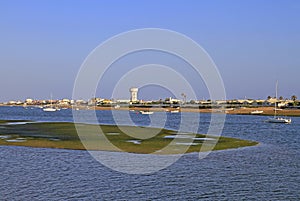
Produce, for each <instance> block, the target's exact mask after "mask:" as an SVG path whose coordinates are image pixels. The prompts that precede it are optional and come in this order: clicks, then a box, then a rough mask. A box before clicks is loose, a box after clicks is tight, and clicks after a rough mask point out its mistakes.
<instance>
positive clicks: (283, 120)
mask: <svg viewBox="0 0 300 201" xmlns="http://www.w3.org/2000/svg"><path fill="white" fill-rule="evenodd" d="M277 88H278V81H277V82H276V100H277V91H278V89H277ZM277 111H278V108H277V105H276V102H275V106H274V117H273V118H269V119H267V120H266V122H268V123H283V124H290V123H292V119H291V118H283V117H277Z"/></svg>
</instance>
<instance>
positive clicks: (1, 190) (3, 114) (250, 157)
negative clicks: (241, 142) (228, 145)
mask: <svg viewBox="0 0 300 201" xmlns="http://www.w3.org/2000/svg"><path fill="white" fill-rule="evenodd" d="M123 113H126V112H122V111H121V112H120V114H121V115H122V114H123ZM183 115H187V116H189V114H188V113H185V114H183ZM97 116H98V119H99V122H101V123H106V124H113V123H114V120H113V118H112V115H111V112H110V111H97ZM130 116H131V118H132V120H133V122H134V123H135V124H138V125H152V124H151V121H150V119H149V118H148V117H145V116H143V115H140V114H136V113H134V112H133V113H131V114H130ZM179 118H180V114H172V115H168V116H167V119H168V120H167V123H166V125H165V127H167V128H173V129H176V128H177V126H178V122H179V123H180V120H179ZM266 118H267V117H263V116H248V115H245V116H238V115H227V117H226V123H225V127H224V130H223V133H222V135H224V136H231V137H237V138H242V139H249V140H255V141H258V142H260V145H259V146H255V147H248V148H242V149H235V150H226V151H217V152H213V153H210V154H209V155H208V156H207V157H206V158H205V159H202V160H199V159H198V154H197V153H192V154H186V155H185V156H183V157H182V158H181V159H179V160H178V161H177V162H176V163H175V164H173V165H171V166H169V167H168V168H166V169H163V170H161V171H158V172H156V173H154V174H149V175H129V174H124V173H119V172H116V171H113V170H110V169H109V168H107V167H105V166H103V165H101V164H100V163H99V162H97V161H96V160H95V159H94V158H93V157H92V156H90V155H89V153H88V152H86V151H76V150H60V149H46V148H29V147H14V146H0V154H1V156H0V173H1V175H0V200H300V193H299V192H300V185H299V184H300V174H299V168H300V145H299V142H300V118H297V117H294V118H293V119H292V120H293V123H292V124H291V125H282V124H268V123H264V122H263V120H264V119H266ZM0 119H27V120H35V121H72V112H71V110H61V111H58V112H54V113H46V112H42V110H41V109H38V108H33V109H30V108H28V109H24V108H22V107H0ZM200 121H201V122H200V128H199V132H205V131H207V128H208V125H209V121H210V115H208V114H201V117H200ZM195 122H197V121H196V120H193V119H191V123H195Z"/></svg>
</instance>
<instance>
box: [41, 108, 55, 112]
mask: <svg viewBox="0 0 300 201" xmlns="http://www.w3.org/2000/svg"><path fill="white" fill-rule="evenodd" d="M43 110H44V111H45V112H55V111H56V109H55V108H51V107H49V108H44V109H43Z"/></svg>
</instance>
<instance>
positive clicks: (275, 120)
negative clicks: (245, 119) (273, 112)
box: [266, 117, 292, 124]
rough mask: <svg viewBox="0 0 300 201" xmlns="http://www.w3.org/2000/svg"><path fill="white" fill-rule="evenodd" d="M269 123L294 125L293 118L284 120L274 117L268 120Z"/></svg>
mask: <svg viewBox="0 0 300 201" xmlns="http://www.w3.org/2000/svg"><path fill="white" fill-rule="evenodd" d="M266 122H268V123H283V124H290V123H292V119H291V118H289V119H288V118H283V117H273V118H269V119H267V120H266Z"/></svg>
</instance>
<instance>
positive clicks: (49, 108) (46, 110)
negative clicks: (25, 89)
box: [43, 95, 57, 112]
mask: <svg viewBox="0 0 300 201" xmlns="http://www.w3.org/2000/svg"><path fill="white" fill-rule="evenodd" d="M43 111H44V112H55V111H57V109H56V108H54V107H52V95H51V100H50V107H45V108H43Z"/></svg>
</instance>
